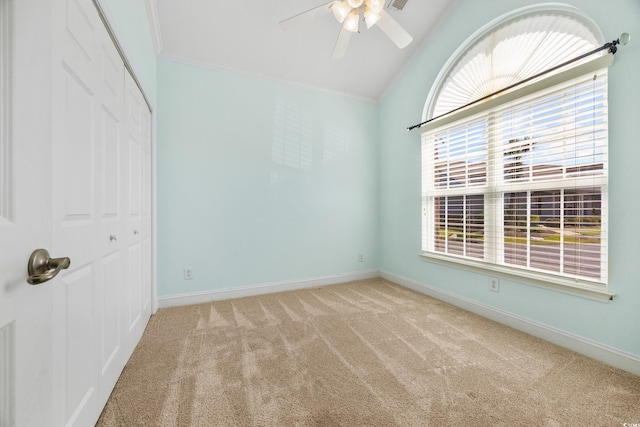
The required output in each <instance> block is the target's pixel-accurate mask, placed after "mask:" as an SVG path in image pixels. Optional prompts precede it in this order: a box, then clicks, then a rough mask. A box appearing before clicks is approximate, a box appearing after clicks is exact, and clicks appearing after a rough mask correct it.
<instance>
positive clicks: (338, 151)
mask: <svg viewBox="0 0 640 427" xmlns="http://www.w3.org/2000/svg"><path fill="white" fill-rule="evenodd" d="M348 152H349V135H348V134H347V133H346V132H345V131H343V130H341V129H337V128H335V127H333V126H330V125H325V127H324V150H323V154H322V157H323V160H324V162H325V163H329V162H331V161H333V160H336V159H338V158H340V157H343V156H344V155H345V154H346V153H348Z"/></svg>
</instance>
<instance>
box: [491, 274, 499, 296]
mask: <svg viewBox="0 0 640 427" xmlns="http://www.w3.org/2000/svg"><path fill="white" fill-rule="evenodd" d="M489 290H490V291H493V292H500V279H496V278H493V277H489Z"/></svg>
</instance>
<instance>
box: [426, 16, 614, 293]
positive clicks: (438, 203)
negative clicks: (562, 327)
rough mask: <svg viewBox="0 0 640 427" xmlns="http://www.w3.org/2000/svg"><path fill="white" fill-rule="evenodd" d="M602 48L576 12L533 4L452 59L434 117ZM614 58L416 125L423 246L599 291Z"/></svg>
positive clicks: (602, 286) (603, 279)
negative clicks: (531, 11)
mask: <svg viewBox="0 0 640 427" xmlns="http://www.w3.org/2000/svg"><path fill="white" fill-rule="evenodd" d="M598 45H599V41H598V40H597V36H596V35H594V34H593V32H592V30H591V29H590V27H589V26H586V25H583V24H581V23H580V22H579V21H578V20H576V19H575V18H574V17H573V16H563V15H561V14H557V13H549V14H545V13H540V12H537V13H536V14H533V15H530V16H524V17H522V16H521V17H519V18H518V19H516V20H512V21H510V22H506V23H504V24H502V25H501V26H500V27H498V28H496V29H495V30H494V31H492V32H490V33H489V34H487V35H486V36H485V37H483V38H481V39H480V40H478V41H477V42H476V43H473V44H472V45H471V46H470V47H469V48H468V49H467V50H466V51H465V52H464V53H463V54H462V55H461V56H460V57H459V60H458V61H455V62H454V63H453V66H452V67H451V71H450V72H449V73H448V74H447V75H446V77H445V79H443V83H442V84H441V86H440V89H439V91H438V92H437V96H436V98H435V102H434V103H433V108H432V116H434V117H437V116H438V115H441V114H443V113H446V112H447V111H450V110H451V109H455V108H457V107H459V106H461V105H465V104H467V103H469V102H470V101H473V100H474V99H477V98H479V97H482V96H484V95H486V94H489V93H493V92H495V91H497V90H499V89H501V88H502V87H506V86H509V85H510V84H512V83H515V82H517V81H520V80H522V79H524V78H527V77H529V76H532V75H535V74H537V73H539V72H540V71H543V70H544V69H547V68H549V67H552V66H554V65H556V64H559V63H562V62H564V61H566V60H567V59H570V58H572V57H575V56H577V55H579V54H581V53H584V52H587V51H589V50H592V49H593V48H594V47H597V46H598ZM558 46H562V49H558ZM612 57H613V55H611V54H607V55H604V56H602V57H599V58H596V59H595V60H589V61H588V62H583V63H580V64H578V65H576V66H574V67H572V68H571V69H569V70H560V71H559V72H558V73H556V74H554V75H552V76H550V77H546V78H544V79H543V80H539V81H535V82H533V83H531V84H529V85H527V86H524V87H520V88H518V89H514V90H513V91H511V92H507V93H506V94H503V95H501V96H499V97H498V98H496V99H491V100H488V101H486V102H483V103H480V104H478V105H475V106H473V107H471V108H469V109H465V110H461V111H459V112H456V113H454V114H451V115H447V116H445V117H443V118H442V119H437V120H434V121H433V122H430V123H429V124H428V125H426V126H425V127H423V128H422V171H423V183H422V187H423V238H422V251H423V254H425V255H426V256H430V257H437V258H442V259H446V260H447V261H451V262H458V263H462V264H467V265H473V266H480V267H482V268H486V269H490V270H494V271H499V272H500V271H501V272H506V273H509V274H511V275H514V274H515V275H518V276H523V277H529V278H532V279H534V280H539V281H546V282H552V283H554V284H556V285H561V286H572V287H578V288H583V289H592V290H594V289H595V290H602V291H606V283H607V185H608V179H607V175H608V174H607V169H608V165H607V157H608V156H607V146H608V130H607V66H608V65H610V64H611V61H612Z"/></svg>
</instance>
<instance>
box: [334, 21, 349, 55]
mask: <svg viewBox="0 0 640 427" xmlns="http://www.w3.org/2000/svg"><path fill="white" fill-rule="evenodd" d="M351 34H352V33H351V31H349V30H345V29H344V27H342V28H340V34H339V35H338V40H336V45H335V46H334V47H333V54H332V55H331V59H340V58H342V57H343V56H344V54H345V53H346V52H347V46H348V45H349V39H350V38H351Z"/></svg>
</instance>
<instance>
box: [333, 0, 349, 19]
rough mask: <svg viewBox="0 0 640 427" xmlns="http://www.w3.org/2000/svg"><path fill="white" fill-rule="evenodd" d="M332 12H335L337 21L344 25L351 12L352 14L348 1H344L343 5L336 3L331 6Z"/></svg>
mask: <svg viewBox="0 0 640 427" xmlns="http://www.w3.org/2000/svg"><path fill="white" fill-rule="evenodd" d="M331 10H333V16H335V17H336V20H337V21H338V22H339V23H341V24H342V23H343V22H344V19H345V18H346V17H347V15H348V14H349V12H351V6H349V3H347V0H344V1H343V2H341V3H334V4H333V6H331Z"/></svg>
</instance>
